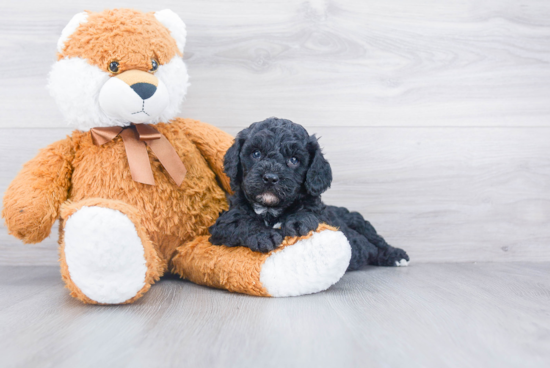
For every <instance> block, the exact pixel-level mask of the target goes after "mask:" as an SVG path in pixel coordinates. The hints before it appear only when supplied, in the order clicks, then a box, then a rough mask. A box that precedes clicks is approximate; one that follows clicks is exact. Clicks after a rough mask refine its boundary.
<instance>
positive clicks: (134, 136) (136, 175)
mask: <svg viewBox="0 0 550 368" xmlns="http://www.w3.org/2000/svg"><path fill="white" fill-rule="evenodd" d="M90 132H91V133H92V140H93V142H94V144H95V145H96V146H101V145H104V144H105V143H107V142H110V141H112V140H113V139H115V138H116V137H117V136H118V135H120V136H121V137H122V141H123V142H124V148H125V149H126V157H127V158H128V164H129V165H130V173H131V174H132V179H134V181H137V182H138V183H143V184H148V185H155V179H154V178H153V171H152V170H151V163H150V162H149V155H148V154H147V148H146V146H145V145H147V146H149V147H150V148H151V150H152V151H153V153H154V154H155V155H156V156H157V158H158V159H159V161H160V163H161V164H162V166H164V168H165V169H166V171H168V174H170V177H172V179H174V181H175V182H176V184H177V185H178V187H179V186H180V185H181V183H182V182H183V179H185V174H186V173H187V170H186V169H185V166H184V165H183V162H181V159H180V158H179V156H178V154H177V153H176V150H175V149H174V147H172V145H171V144H170V142H169V141H168V139H166V137H165V136H164V135H162V134H161V133H160V132H159V131H158V130H157V129H156V128H155V127H152V126H151V125H147V124H132V125H130V126H128V127H108V128H92V129H91V130H90Z"/></svg>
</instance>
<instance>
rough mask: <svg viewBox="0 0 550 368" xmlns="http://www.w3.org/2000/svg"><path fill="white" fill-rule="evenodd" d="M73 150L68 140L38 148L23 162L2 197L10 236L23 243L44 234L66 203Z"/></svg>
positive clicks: (46, 234) (39, 237)
mask: <svg viewBox="0 0 550 368" xmlns="http://www.w3.org/2000/svg"><path fill="white" fill-rule="evenodd" d="M73 155H74V154H73V149H72V145H71V141H70V139H69V138H67V139H64V140H61V141H58V142H55V143H53V144H51V145H49V146H48V147H46V148H44V149H42V150H41V151H40V152H39V153H38V155H37V156H36V157H35V158H33V159H32V160H30V161H29V162H27V163H26V164H25V165H24V166H23V169H22V170H21V172H19V174H18V175H17V176H16V177H15V179H14V180H13V181H12V182H11V184H10V185H9V187H8V189H7V190H6V193H5V194H4V209H3V211H2V217H3V218H4V219H5V221H6V225H7V227H8V230H9V232H10V234H12V235H14V236H15V237H17V238H19V239H21V240H23V241H24V242H25V243H38V242H41V241H42V240H44V239H45V238H46V237H48V235H50V231H51V228H52V225H53V223H54V222H55V220H57V218H58V217H59V208H60V206H61V204H62V203H63V202H65V201H66V200H67V195H68V190H69V186H70V183H71V174H72V165H71V161H72V157H73Z"/></svg>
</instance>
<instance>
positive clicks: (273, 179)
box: [264, 173, 279, 184]
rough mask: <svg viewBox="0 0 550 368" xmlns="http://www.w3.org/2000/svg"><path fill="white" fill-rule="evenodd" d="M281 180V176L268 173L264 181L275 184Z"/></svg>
mask: <svg viewBox="0 0 550 368" xmlns="http://www.w3.org/2000/svg"><path fill="white" fill-rule="evenodd" d="M278 181H279V177H278V176H277V175H276V174H272V173H268V174H264V183H266V184H275V183H277V182H278Z"/></svg>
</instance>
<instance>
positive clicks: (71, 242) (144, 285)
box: [60, 199, 160, 304]
mask: <svg viewBox="0 0 550 368" xmlns="http://www.w3.org/2000/svg"><path fill="white" fill-rule="evenodd" d="M62 215H63V216H62V217H63V220H64V222H63V225H64V226H63V227H64V232H63V237H62V240H61V243H60V245H61V249H60V253H61V263H62V264H61V267H62V276H63V279H64V280H65V282H66V284H67V288H69V290H71V295H72V296H74V297H76V298H78V299H80V300H82V301H83V302H86V303H100V304H121V303H131V302H133V301H134V300H136V299H138V298H139V297H141V296H142V295H143V294H144V293H145V292H146V291H147V290H149V288H150V286H151V284H152V283H154V281H155V280H158V278H159V277H160V273H159V271H160V267H159V259H158V257H157V256H156V253H155V251H154V249H153V247H152V245H151V242H150V241H149V240H148V238H147V235H146V234H145V232H144V230H143V229H142V228H141V225H140V224H139V216H138V215H137V211H135V210H133V208H132V207H131V206H129V205H127V204H125V203H123V202H118V201H109V200H103V199H99V200H95V201H94V200H91V201H90V200H86V201H83V202H79V203H77V204H68V205H67V206H65V207H64V209H63V214H62ZM64 271H65V272H64Z"/></svg>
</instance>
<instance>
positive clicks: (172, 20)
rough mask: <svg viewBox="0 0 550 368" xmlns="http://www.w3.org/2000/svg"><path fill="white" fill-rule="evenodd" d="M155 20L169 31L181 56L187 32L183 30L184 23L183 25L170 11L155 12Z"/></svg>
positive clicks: (177, 16)
mask: <svg viewBox="0 0 550 368" xmlns="http://www.w3.org/2000/svg"><path fill="white" fill-rule="evenodd" d="M155 18H157V20H158V21H159V22H161V23H162V24H163V25H164V26H165V27H166V28H168V29H169V30H170V34H171V35H172V37H173V38H174V40H176V44H177V45H178V49H179V50H180V52H181V53H182V54H183V48H184V47H185V39H186V37H187V31H186V30H185V23H183V20H181V18H180V17H179V15H177V14H176V13H174V12H173V11H172V10H170V9H164V10H161V11H158V12H156V13H155Z"/></svg>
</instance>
